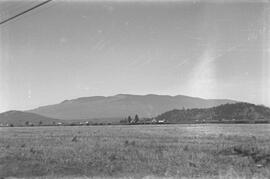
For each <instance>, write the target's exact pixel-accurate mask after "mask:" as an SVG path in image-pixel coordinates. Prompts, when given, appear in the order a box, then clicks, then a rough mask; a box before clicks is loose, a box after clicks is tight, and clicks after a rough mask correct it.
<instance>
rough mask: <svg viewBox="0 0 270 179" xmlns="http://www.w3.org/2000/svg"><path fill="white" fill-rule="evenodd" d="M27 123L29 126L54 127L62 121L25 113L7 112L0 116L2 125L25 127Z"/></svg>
mask: <svg viewBox="0 0 270 179" xmlns="http://www.w3.org/2000/svg"><path fill="white" fill-rule="evenodd" d="M27 121H28V124H29V125H31V124H33V125H40V124H42V125H52V124H53V122H55V123H57V122H60V121H61V120H58V119H52V118H48V117H45V116H41V115H38V114H33V113H29V112H23V111H7V112H4V113H1V114H0V124H1V125H6V124H9V125H11V124H12V125H13V126H25V125H26V123H27Z"/></svg>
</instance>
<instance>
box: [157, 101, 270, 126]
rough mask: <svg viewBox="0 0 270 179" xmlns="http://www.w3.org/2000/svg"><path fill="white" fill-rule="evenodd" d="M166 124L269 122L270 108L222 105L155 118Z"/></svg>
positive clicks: (173, 111) (235, 104)
mask: <svg viewBox="0 0 270 179" xmlns="http://www.w3.org/2000/svg"><path fill="white" fill-rule="evenodd" d="M157 119H158V120H161V119H165V120H166V121H167V122H173V123H178V122H204V121H208V122H211V121H213V122H214V121H219V122H221V121H236V122H237V121H250V122H252V121H270V108H268V107H265V106H261V105H255V104H250V103H234V104H223V105H219V106H216V107H212V108H204V109H198V108H195V109H184V108H183V109H180V110H177V109H175V110H172V111H168V112H165V113H163V114H161V115H159V116H157Z"/></svg>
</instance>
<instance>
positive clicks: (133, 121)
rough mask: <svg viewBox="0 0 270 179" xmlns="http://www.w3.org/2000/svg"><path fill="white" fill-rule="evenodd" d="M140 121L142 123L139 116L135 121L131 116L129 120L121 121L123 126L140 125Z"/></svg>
mask: <svg viewBox="0 0 270 179" xmlns="http://www.w3.org/2000/svg"><path fill="white" fill-rule="evenodd" d="M139 121H140V119H139V116H138V115H137V114H136V115H135V117H134V118H133V119H132V117H131V116H128V118H126V119H123V120H121V121H120V123H121V124H137V123H139Z"/></svg>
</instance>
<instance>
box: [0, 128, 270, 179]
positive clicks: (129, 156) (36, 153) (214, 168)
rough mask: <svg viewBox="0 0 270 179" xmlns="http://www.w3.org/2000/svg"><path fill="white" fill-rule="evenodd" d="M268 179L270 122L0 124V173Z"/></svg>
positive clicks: (11, 175)
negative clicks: (267, 123)
mask: <svg viewBox="0 0 270 179" xmlns="http://www.w3.org/2000/svg"><path fill="white" fill-rule="evenodd" d="M68 176H69V178H76V177H77V178H91V177H95V178H112V177H113V178H128V177H132V178H143V177H145V178H156V177H160V178H164V177H166V178H180V177H182V178H269V177H270V125H265V124H264V125H253V126H252V125H247V124H244V125H218V124H211V125H160V126H159V125H155V126H150V125H146V126H89V127H36V128H31V127H30V128H0V177H24V178H30V177H32V178H67V177H68Z"/></svg>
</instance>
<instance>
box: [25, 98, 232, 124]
mask: <svg viewBox="0 0 270 179" xmlns="http://www.w3.org/2000/svg"><path fill="white" fill-rule="evenodd" d="M234 102H235V101H232V100H215V99H211V100H208V99H202V98H194V97H188V96H181V95H178V96H167V95H153V94H150V95H143V96H142V95H129V94H119V95H115V96H109V97H104V96H94V97H84V98H78V99H73V100H65V101H63V102H62V103H59V104H55V105H49V106H43V107H39V108H36V109H33V110H30V111H29V112H32V113H36V114H40V115H44V116H48V117H52V118H57V119H66V120H79V119H102V118H103V119H104V118H123V117H127V116H128V115H132V116H134V115H135V114H138V115H139V116H140V117H154V116H157V115H158V114H161V113H163V112H165V111H168V110H172V109H176V108H178V109H181V108H183V107H185V108H208V107H213V106H217V105H220V104H225V103H234Z"/></svg>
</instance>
